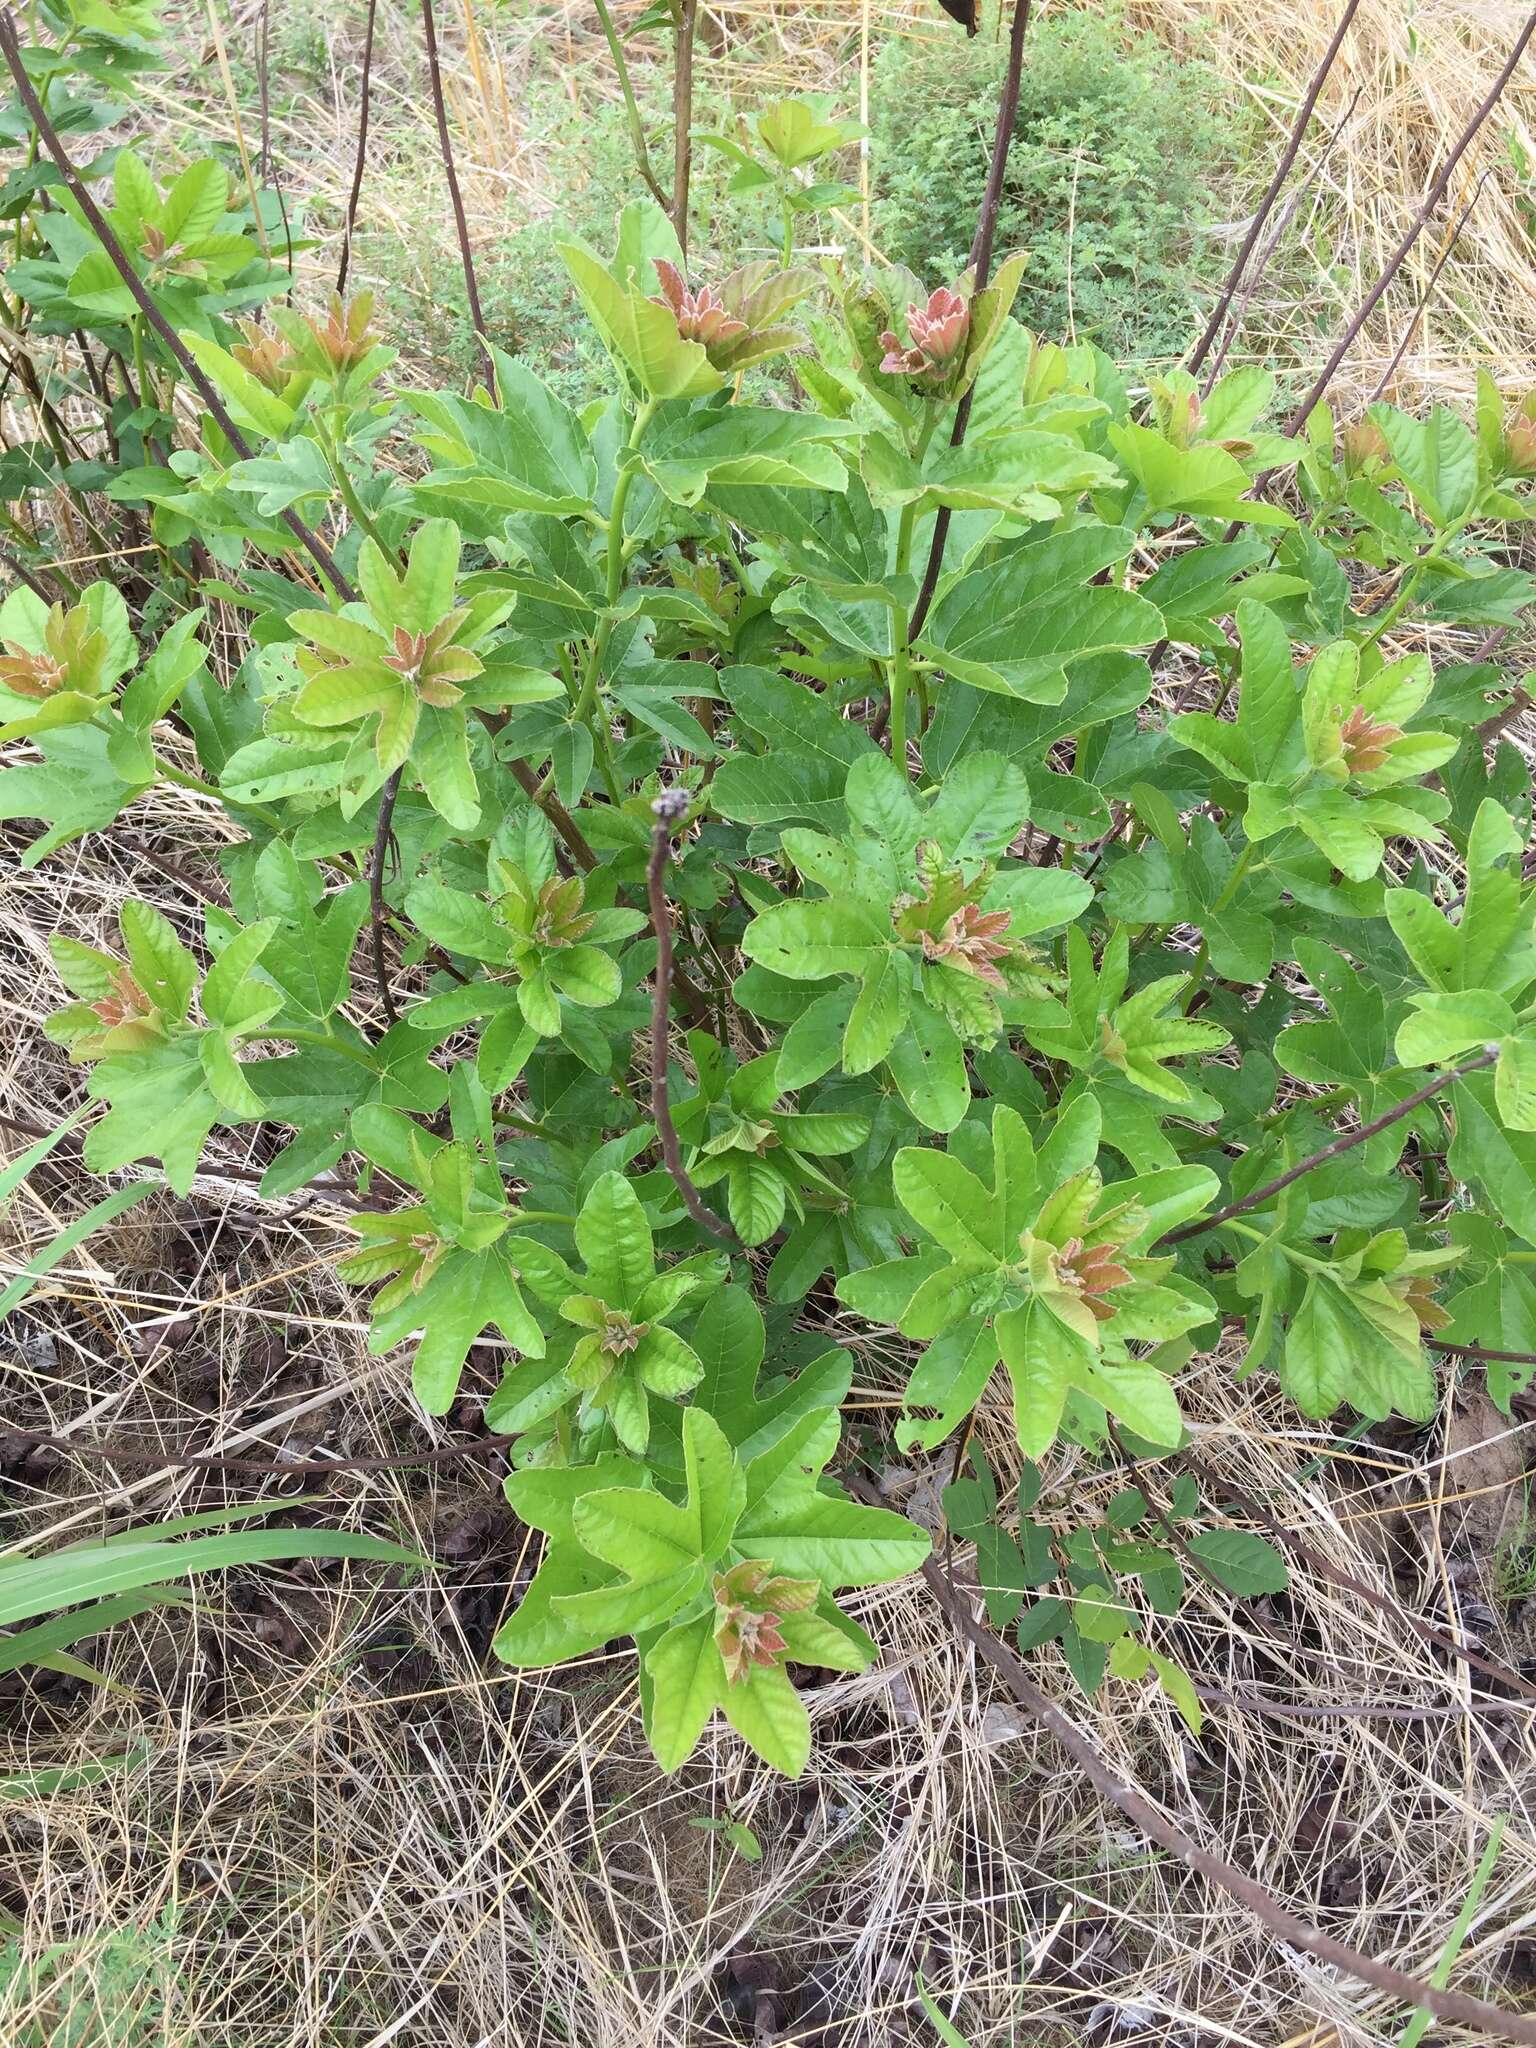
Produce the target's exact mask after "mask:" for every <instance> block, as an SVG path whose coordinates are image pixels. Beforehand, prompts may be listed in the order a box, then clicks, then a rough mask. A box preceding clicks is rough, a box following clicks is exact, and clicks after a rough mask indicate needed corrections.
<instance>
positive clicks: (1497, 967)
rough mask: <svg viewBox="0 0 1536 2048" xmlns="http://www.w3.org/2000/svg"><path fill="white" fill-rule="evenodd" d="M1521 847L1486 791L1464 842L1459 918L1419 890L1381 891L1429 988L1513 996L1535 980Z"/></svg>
mask: <svg viewBox="0 0 1536 2048" xmlns="http://www.w3.org/2000/svg"><path fill="white" fill-rule="evenodd" d="M1521 851H1522V840H1521V836H1520V833H1519V831H1518V830H1517V829H1516V827H1515V824H1514V821H1513V819H1512V818H1511V817H1510V816H1509V814H1508V812H1507V811H1506V810H1505V809H1504V807H1503V805H1502V804H1500V803H1498V802H1496V801H1495V799H1494V798H1492V797H1487V798H1485V799H1484V801H1483V802H1482V803H1481V804H1479V805H1478V808H1477V815H1476V817H1475V818H1474V819H1473V822H1472V830H1471V833H1470V835H1469V836H1468V840H1467V893H1466V901H1465V903H1464V904H1463V905H1462V908H1461V913H1460V916H1459V917H1456V918H1453V917H1451V916H1450V915H1448V914H1447V913H1446V912H1445V911H1443V910H1441V909H1440V908H1439V907H1438V906H1437V905H1436V904H1435V903H1434V902H1433V901H1432V899H1431V898H1430V897H1429V896H1427V895H1424V894H1422V893H1421V892H1420V891H1419V890H1417V889H1389V890H1388V891H1387V892H1386V897H1385V899H1384V907H1385V909H1386V913H1387V922H1388V923H1389V924H1390V925H1391V927H1392V930H1393V933H1394V934H1395V936H1396V938H1397V940H1398V943H1399V944H1400V945H1401V946H1402V948H1403V951H1404V952H1405V953H1406V954H1407V955H1408V957H1409V959H1410V960H1411V961H1412V962H1413V965H1414V967H1415V969H1416V970H1417V972H1418V974H1419V975H1420V977H1421V978H1422V979H1423V980H1424V981H1425V982H1426V983H1427V984H1428V985H1429V987H1430V988H1432V989H1437V990H1440V991H1442V992H1443V993H1446V994H1450V993H1453V992H1457V991H1460V990H1464V989H1492V990H1495V991H1497V992H1500V993H1503V994H1507V995H1518V994H1519V993H1520V992H1521V991H1523V990H1524V989H1525V988H1526V987H1527V986H1528V985H1529V984H1530V982H1531V981H1532V980H1533V979H1536V895H1533V894H1530V893H1529V892H1527V891H1525V890H1524V889H1523V888H1522V885H1521V875H1520V854H1521ZM1523 899H1525V900H1523Z"/></svg>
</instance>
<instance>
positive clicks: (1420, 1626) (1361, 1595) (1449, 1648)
mask: <svg viewBox="0 0 1536 2048" xmlns="http://www.w3.org/2000/svg"><path fill="white" fill-rule="evenodd" d="M1177 1456H1178V1459H1179V1462H1180V1464H1182V1465H1184V1466H1186V1467H1187V1468H1188V1470H1189V1471H1190V1472H1191V1473H1192V1474H1193V1476H1194V1477H1195V1478H1196V1479H1198V1480H1199V1482H1200V1484H1201V1486H1202V1487H1203V1488H1204V1490H1205V1491H1206V1492H1207V1493H1208V1494H1210V1495H1211V1496H1212V1498H1213V1499H1214V1498H1220V1499H1224V1500H1226V1501H1228V1502H1229V1503H1230V1504H1231V1505H1232V1506H1233V1507H1236V1508H1240V1509H1241V1510H1242V1512H1243V1513H1244V1514H1245V1515H1247V1516H1248V1518H1249V1520H1250V1521H1254V1522H1257V1523H1258V1524H1259V1525H1260V1527H1261V1528H1263V1529H1266V1530H1267V1531H1268V1532H1269V1534H1270V1535H1271V1536H1273V1537H1274V1539H1275V1541H1276V1542H1277V1543H1283V1544H1284V1545H1285V1547H1286V1549H1287V1550H1289V1551H1291V1552H1292V1554H1293V1555H1294V1556H1296V1557H1299V1558H1300V1559H1301V1560H1302V1562H1303V1563H1304V1564H1306V1565H1308V1566H1309V1567H1310V1568H1311V1569H1312V1570H1313V1571H1315V1572H1320V1573H1321V1574H1322V1575H1323V1577H1324V1578H1325V1579H1327V1580H1329V1581H1330V1582H1331V1583H1332V1584H1333V1585H1335V1586H1338V1587H1339V1588H1341V1590H1343V1591H1344V1592H1346V1593H1353V1594H1354V1595H1355V1597H1356V1599H1359V1600H1363V1601H1364V1602H1365V1603H1366V1605H1367V1606H1368V1607H1374V1608H1375V1609H1376V1611H1377V1613H1378V1614H1385V1615H1388V1616H1389V1617H1390V1618H1391V1619H1392V1620H1393V1621H1398V1622H1401V1623H1402V1624H1403V1626H1404V1627H1405V1628H1407V1629H1409V1630H1411V1631H1412V1633H1413V1634H1414V1635H1416V1636H1418V1637H1419V1639H1420V1640H1421V1641H1422V1642H1426V1643H1433V1644H1434V1645H1435V1647H1436V1649H1439V1650H1444V1651H1445V1652H1446V1653H1447V1654H1448V1655H1449V1656H1452V1657H1455V1658H1458V1659H1459V1660H1460V1662H1461V1663H1463V1664H1466V1665H1468V1666H1470V1668H1471V1669H1472V1670H1474V1671H1481V1672H1482V1673H1483V1675H1484V1676H1485V1677H1487V1678H1496V1679H1497V1680H1498V1681H1499V1683H1500V1684H1501V1685H1503V1686H1506V1687H1508V1688H1509V1690H1510V1691H1511V1692H1515V1693H1518V1694H1519V1695H1520V1697H1521V1698H1522V1699H1528V1700H1536V1685H1532V1684H1531V1683H1530V1682H1529V1681H1528V1680H1527V1679H1524V1678H1522V1677H1521V1676H1520V1674H1519V1672H1518V1671H1512V1670H1511V1669H1510V1668H1509V1666H1508V1665H1507V1664H1498V1663H1495V1662H1494V1661H1493V1659H1492V1658H1490V1657H1484V1656H1481V1655H1479V1653H1478V1652H1477V1651H1476V1650H1471V1649H1468V1648H1467V1646H1466V1644H1465V1643H1460V1642H1458V1641H1457V1640H1456V1638H1455V1636H1453V1635H1450V1634H1448V1633H1447V1632H1446V1631H1445V1630H1444V1629H1440V1628H1436V1627H1435V1625H1434V1623H1433V1622H1432V1621H1425V1620H1424V1619H1423V1617H1422V1616H1421V1615H1417V1614H1413V1613H1411V1612H1410V1611H1409V1610H1408V1609H1407V1608H1406V1607H1404V1606H1403V1605H1402V1603H1401V1602H1400V1601H1397V1600H1390V1599H1388V1597H1387V1596H1386V1594H1384V1593H1378V1592H1377V1591H1376V1589H1375V1587H1374V1586H1368V1585H1366V1583H1365V1581H1364V1580H1363V1579H1357V1578H1355V1577H1354V1576H1353V1574H1352V1573H1350V1572H1347V1571H1345V1570H1344V1568H1343V1566H1342V1565H1337V1564H1335V1563H1334V1562H1333V1560H1332V1559H1331V1558H1330V1557H1328V1556H1327V1555H1326V1553H1325V1552H1323V1551H1321V1550H1319V1549H1318V1548H1317V1547H1316V1545H1315V1544H1312V1543H1309V1542H1308V1541H1307V1539H1306V1537H1305V1536H1298V1535H1297V1533H1296V1531H1295V1530H1294V1529H1289V1528H1287V1527H1286V1525H1285V1523H1284V1522H1282V1521H1280V1520H1279V1519H1278V1518H1277V1517H1276V1516H1274V1515H1272V1514H1271V1513H1270V1512H1269V1510H1268V1508H1266V1507H1264V1506H1263V1505H1262V1503H1261V1502H1259V1501H1256V1500H1254V1499H1253V1498H1252V1497H1251V1495H1249V1494H1246V1493H1245V1492H1244V1491H1243V1489H1242V1488H1241V1487H1240V1486H1237V1485H1234V1484H1233V1482H1232V1481H1231V1480H1230V1479H1223V1478H1221V1477H1220V1476H1219V1475H1218V1474H1217V1473H1215V1472H1213V1471H1211V1470H1210V1468H1209V1467H1208V1466H1207V1465H1204V1464H1202V1463H1201V1461H1200V1459H1198V1458H1197V1457H1196V1456H1195V1455H1194V1453H1193V1452H1191V1451H1180V1452H1178V1453H1177Z"/></svg>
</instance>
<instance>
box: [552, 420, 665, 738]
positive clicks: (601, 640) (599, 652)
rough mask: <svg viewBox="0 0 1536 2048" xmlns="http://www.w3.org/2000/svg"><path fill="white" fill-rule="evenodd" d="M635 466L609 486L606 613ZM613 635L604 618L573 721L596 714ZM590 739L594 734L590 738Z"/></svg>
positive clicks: (632, 439)
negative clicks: (611, 496) (611, 499)
mask: <svg viewBox="0 0 1536 2048" xmlns="http://www.w3.org/2000/svg"><path fill="white" fill-rule="evenodd" d="M658 403H659V401H658V400H657V399H654V398H648V399H646V400H645V402H644V404H642V405H641V407H640V408H639V410H638V411H637V412H636V414H635V418H634V423H633V425H632V426H631V427H630V430H629V439H628V441H627V442H626V443H625V453H626V454H630V455H633V454H634V452H635V451H636V450H637V449H638V448H639V446H640V443H641V441H642V440H643V439H644V438H645V430H646V428H647V427H648V426H649V425H650V424H651V421H652V420H653V419H654V418H655V416H656V407H657V405H658ZM638 470H639V464H638V463H635V462H629V463H625V464H623V465H622V466H621V467H620V470H619V473H618V475H617V476H616V477H615V478H614V483H613V504H612V506H611V507H610V509H609V513H608V550H607V567H606V576H605V602H606V603H607V605H608V607H609V609H610V611H611V610H612V608H613V606H614V605H616V604H617V603H618V601H619V594H620V592H621V591H622V590H623V588H624V508H625V506H626V505H627V504H628V503H629V494H630V491H631V490H632V489H633V488H634V482H635V476H636V473H637V472H638ZM612 635H613V620H612V619H611V618H606V619H604V620H603V621H602V623H601V624H600V625H599V627H598V629H597V631H596V633H595V634H594V635H593V637H592V645H591V648H590V649H589V651H588V654H587V665H586V672H585V674H584V675H583V677H582V683H581V695H580V696H579V697H578V698H577V700H576V708H575V710H574V711H573V712H572V714H571V716H572V718H573V720H575V719H582V720H585V721H586V723H588V724H591V723H592V720H593V718H594V716H595V715H596V712H597V686H598V683H599V681H600V679H601V676H602V670H603V659H604V657H605V655H606V654H607V652H608V642H609V640H610V639H611V637H612ZM593 737H594V740H595V738H596V734H595V733H594V735H593Z"/></svg>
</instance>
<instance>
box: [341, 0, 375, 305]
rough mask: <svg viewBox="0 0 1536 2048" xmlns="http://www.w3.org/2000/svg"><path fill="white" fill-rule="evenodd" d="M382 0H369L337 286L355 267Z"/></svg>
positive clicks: (343, 282) (342, 283)
mask: <svg viewBox="0 0 1536 2048" xmlns="http://www.w3.org/2000/svg"><path fill="white" fill-rule="evenodd" d="M378 11H379V0H368V25H367V27H366V28H365V29H364V30H363V78H362V97H361V99H360V101H359V103H358V109H357V154H356V156H355V157H354V158H353V160H352V189H351V191H350V192H349V193H348V194H347V217H346V219H345V221H344V222H343V223H342V229H341V262H340V264H339V265H338V266H337V270H336V289H337V291H338V292H344V291H345V290H346V288H347V272H348V271H349V270H350V269H351V267H352V237H353V235H354V234H355V233H356V232H357V209H358V204H359V201H360V200H361V199H362V196H363V173H364V171H365V170H366V169H367V167H368V119H369V115H370V114H371V112H372V109H373V25H374V22H375V20H376V18H377V16H378Z"/></svg>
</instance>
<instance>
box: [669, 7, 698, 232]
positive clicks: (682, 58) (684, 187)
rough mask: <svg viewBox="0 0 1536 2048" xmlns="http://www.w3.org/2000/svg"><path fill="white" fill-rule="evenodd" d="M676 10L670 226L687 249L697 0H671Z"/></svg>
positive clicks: (673, 53) (673, 48) (673, 60)
mask: <svg viewBox="0 0 1536 2048" xmlns="http://www.w3.org/2000/svg"><path fill="white" fill-rule="evenodd" d="M674 5H675V7H676V11H677V25H676V34H675V36H674V38H673V47H672V209H671V210H672V226H673V228H674V229H675V231H676V234H677V240H678V246H679V247H680V248H681V250H682V252H683V254H684V255H685V256H686V255H687V253H688V180H689V176H690V174H691V172H692V169H693V37H694V31H695V29H696V28H697V26H698V16H699V0H674Z"/></svg>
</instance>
